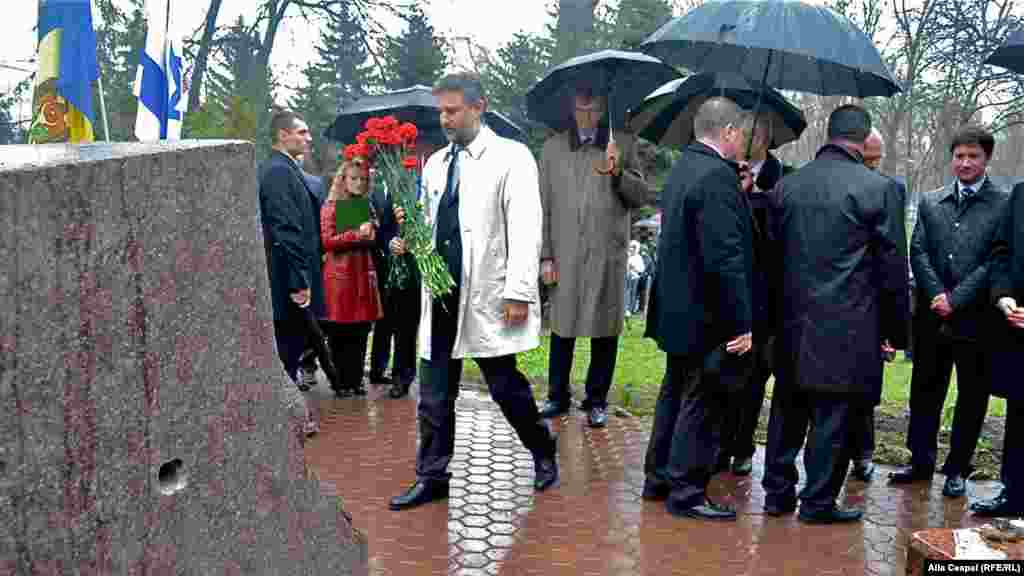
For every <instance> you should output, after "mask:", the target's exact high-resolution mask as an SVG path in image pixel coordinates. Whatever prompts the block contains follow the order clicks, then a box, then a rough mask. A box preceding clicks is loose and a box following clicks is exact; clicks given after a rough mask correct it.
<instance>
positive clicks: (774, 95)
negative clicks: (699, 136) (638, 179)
mask: <svg viewBox="0 0 1024 576" xmlns="http://www.w3.org/2000/svg"><path fill="white" fill-rule="evenodd" d="M673 85H674V86H675V90H672V91H669V92H666V91H664V90H663V89H664V88H669V87H671V86H673ZM714 96H725V97H726V98H729V99H730V100H732V101H734V102H736V103H737V104H739V106H740V107H741V108H744V109H746V110H753V109H754V108H756V107H757V102H758V99H761V101H762V102H761V109H760V111H759V112H758V114H759V116H761V117H766V118H768V121H769V122H771V124H772V141H771V143H770V144H769V148H771V149H774V148H778V147H779V146H782V145H783V144H788V143H789V142H792V141H794V140H796V139H797V138H799V137H800V134H802V133H803V131H804V129H805V128H807V120H806V118H804V113H803V112H802V111H801V110H800V109H799V108H797V107H796V106H794V105H793V104H791V103H790V102H789V101H788V100H786V98H785V97H783V96H782V94H780V93H779V92H778V91H776V90H773V89H771V88H769V87H766V86H765V87H762V86H761V85H759V84H758V83H757V82H755V81H753V80H750V79H748V78H745V77H743V76H740V75H739V74H726V73H720V74H697V75H694V76H690V77H689V78H687V79H686V80H685V81H681V82H679V81H673V82H669V83H668V84H666V85H665V86H663V87H662V88H659V89H658V90H655V91H654V92H652V93H651V94H650V96H648V97H647V98H646V99H645V100H644V102H643V103H642V104H641V105H640V106H638V107H637V108H636V109H635V110H632V111H630V124H629V125H630V127H631V128H632V129H633V131H634V132H636V134H637V135H638V136H640V137H641V138H644V139H647V140H650V141H651V142H657V143H658V144H661V145H663V146H685V145H687V144H689V143H690V140H692V139H693V118H694V116H696V115H697V110H698V109H699V108H700V105H701V104H703V103H704V101H705V100H707V99H708V98H711V97H714Z"/></svg>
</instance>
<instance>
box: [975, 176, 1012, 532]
mask: <svg viewBox="0 0 1024 576" xmlns="http://www.w3.org/2000/svg"><path fill="white" fill-rule="evenodd" d="M990 283H991V290H990V294H989V296H990V298H991V302H992V303H993V304H995V306H996V308H997V309H998V310H999V312H1000V315H1001V316H1002V317H1003V318H1004V319H1005V320H1004V322H1003V323H1002V327H1000V328H997V329H996V330H995V331H994V338H993V342H992V370H991V374H992V394H993V395H994V396H1000V397H1003V398H1006V428H1005V430H1004V431H1003V467H1002V470H1001V474H1000V476H1001V477H1002V480H1003V491H1002V492H1001V493H1000V494H999V495H998V496H996V497H995V498H992V499H990V500H980V501H977V502H974V503H972V504H971V511H973V512H974V513H975V514H976V515H978V516H1016V517H1020V516H1024V430H1022V429H1021V426H1022V425H1024V387H1021V384H1020V382H1021V379H1020V375H1019V372H1020V360H1021V358H1024V308H1022V307H1021V306H1020V304H1024V184H1017V185H1016V186H1014V188H1013V194H1012V195H1011V196H1010V200H1009V203H1008V204H1007V206H1006V210H1005V211H1004V212H1003V218H1002V221H1001V223H1000V227H999V233H998V235H997V236H996V240H995V242H994V245H993V249H992V259H991V271H990Z"/></svg>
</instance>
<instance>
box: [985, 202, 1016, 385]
mask: <svg viewBox="0 0 1024 576" xmlns="http://www.w3.org/2000/svg"><path fill="white" fill-rule="evenodd" d="M990 284H991V290H990V293H989V299H990V301H991V303H992V305H993V306H994V305H995V304H997V303H998V302H999V299H1000V298H1003V297H1004V296H1009V297H1011V298H1013V299H1014V300H1016V301H1017V305H1018V306H1022V305H1024V184H1017V185H1016V186H1014V187H1013V193H1012V194H1011V196H1010V199H1009V201H1008V202H1007V204H1006V208H1005V209H1004V211H1003V217H1002V220H1001V222H1000V226H999V231H998V233H997V235H996V239H995V242H994V243H993V245H992V258H991V270H990ZM997 313H998V314H999V316H1000V318H1001V320H1000V323H999V326H1000V327H999V328H997V329H995V330H993V332H992V336H993V338H992V341H993V342H992V349H993V351H994V353H993V355H992V360H993V366H992V373H993V380H992V394H994V395H996V396H999V397H1002V398H1010V399H1013V400H1019V399H1022V398H1024V386H1021V385H1020V377H1019V376H1017V373H1018V372H1019V371H1020V367H1019V366H1018V364H1019V360H1020V358H1021V356H1022V355H1024V330H1022V329H1020V328H1014V327H1012V326H1011V325H1010V324H1009V322H1007V321H1006V318H1005V316H1003V314H1002V313H1001V312H997Z"/></svg>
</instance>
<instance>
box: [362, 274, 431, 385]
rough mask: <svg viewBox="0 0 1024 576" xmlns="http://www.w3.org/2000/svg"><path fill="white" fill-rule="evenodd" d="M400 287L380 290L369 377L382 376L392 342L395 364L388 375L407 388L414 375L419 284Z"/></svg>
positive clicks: (386, 365)
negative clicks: (381, 300) (380, 307)
mask: <svg viewBox="0 0 1024 576" xmlns="http://www.w3.org/2000/svg"><path fill="white" fill-rule="evenodd" d="M410 283H411V284H410V285H409V286H407V287H405V288H404V289H402V290H390V289H389V290H386V291H385V293H384V303H383V304H384V317H383V318H381V319H380V320H378V321H377V322H376V323H375V324H374V326H373V350H372V351H371V352H370V376H371V377H372V378H374V379H378V378H381V377H383V376H384V372H385V371H386V370H387V367H388V361H389V360H390V357H391V342H392V340H394V343H395V363H394V366H393V368H392V371H391V377H392V378H393V379H394V381H395V383H397V384H401V385H402V386H405V387H408V386H409V385H410V384H412V381H413V379H414V378H415V377H416V331H417V330H418V329H419V324H420V286H419V282H415V283H412V282H411V281H410Z"/></svg>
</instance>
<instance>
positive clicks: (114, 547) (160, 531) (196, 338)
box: [0, 141, 367, 576]
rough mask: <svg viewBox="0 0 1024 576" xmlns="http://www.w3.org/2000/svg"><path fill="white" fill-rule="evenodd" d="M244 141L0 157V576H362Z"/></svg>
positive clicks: (1, 152)
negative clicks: (293, 378) (286, 354)
mask: <svg viewBox="0 0 1024 576" xmlns="http://www.w3.org/2000/svg"><path fill="white" fill-rule="evenodd" d="M255 169H256V166H255V158H254V151H253V147H252V145H251V144H248V143H242V142H212V141H204V142H195V141H193V142H187V141H182V142H176V143H159V144H156V143H154V144H114V145H104V144H91V145H83V146H74V145H47V146H14V147H2V146H0V575H4V576H6V575H15V574H16V575H19V576H21V575H28V574H60V575H64V574H228V575H232V574H239V575H241V574H246V575H248V574H303V575H305V574H360V573H365V572H366V570H367V565H366V543H365V541H364V540H363V539H362V537H361V536H360V535H359V534H358V533H357V532H355V531H354V530H353V529H352V526H351V524H350V523H349V521H348V520H347V518H346V517H345V515H344V513H343V511H342V510H341V509H340V507H339V500H338V499H337V498H334V497H329V496H325V495H323V494H322V493H321V491H320V487H319V485H318V483H317V482H316V481H315V480H314V479H313V478H312V477H311V476H310V475H309V474H308V472H307V468H306V465H305V461H304V453H303V445H302V435H301V433H300V430H301V428H300V426H301V424H302V422H301V410H300V411H298V412H296V411H295V409H294V408H295V406H289V405H288V402H289V400H288V394H287V393H286V392H287V388H286V386H290V384H288V383H287V382H286V377H285V375H284V372H283V370H282V369H281V368H280V365H279V362H278V361H277V359H276V353H275V351H274V344H273V332H272V324H271V313H270V298H269V291H268V282H267V277H266V267H265V259H264V252H263V240H262V238H261V236H260V227H259V220H258V214H257V206H258V202H257V195H256V179H255Z"/></svg>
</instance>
